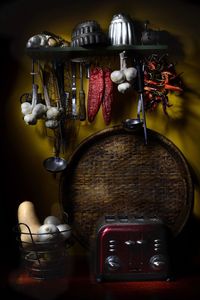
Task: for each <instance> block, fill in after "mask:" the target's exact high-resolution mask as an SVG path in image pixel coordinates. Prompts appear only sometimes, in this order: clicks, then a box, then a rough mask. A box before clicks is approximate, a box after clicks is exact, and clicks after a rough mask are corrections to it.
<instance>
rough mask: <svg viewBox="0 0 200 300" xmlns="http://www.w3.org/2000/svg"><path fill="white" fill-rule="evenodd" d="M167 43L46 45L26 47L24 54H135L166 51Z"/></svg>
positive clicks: (60, 56)
mask: <svg viewBox="0 0 200 300" xmlns="http://www.w3.org/2000/svg"><path fill="white" fill-rule="evenodd" d="M167 49H168V46H167V45H131V46H106V47H104V46H98V47H97V46H95V47H87V48H86V47H63V48H61V47H48V48H26V54H27V55H28V56H29V57H31V58H32V59H41V60H66V59H73V58H79V57H90V56H101V55H104V56H105V55H106V56H108V55H113V54H115V53H119V52H122V51H127V52H132V53H133V54H135V55H139V56H143V55H146V54H151V53H155V52H156V53H157V52H162V51H166V50H167Z"/></svg>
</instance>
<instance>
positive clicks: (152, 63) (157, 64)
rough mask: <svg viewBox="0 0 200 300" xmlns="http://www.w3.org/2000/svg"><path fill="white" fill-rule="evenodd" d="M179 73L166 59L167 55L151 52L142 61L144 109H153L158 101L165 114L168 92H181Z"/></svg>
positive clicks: (168, 105) (181, 85) (167, 105)
mask: <svg viewBox="0 0 200 300" xmlns="http://www.w3.org/2000/svg"><path fill="white" fill-rule="evenodd" d="M181 74H182V73H180V74H177V73H176V70H175V65H174V64H173V63H171V62H169V61H168V59H167V55H163V56H160V57H159V56H158V55H157V54H153V55H151V56H149V57H148V58H147V59H146V60H145V61H144V102H145V109H146V110H155V109H156V108H157V106H158V104H159V103H161V104H162V107H163V111H164V113H165V114H167V107H170V106H172V104H170V103H169V99H168V94H169V93H170V92H178V93H181V92H183V82H182V80H181Z"/></svg>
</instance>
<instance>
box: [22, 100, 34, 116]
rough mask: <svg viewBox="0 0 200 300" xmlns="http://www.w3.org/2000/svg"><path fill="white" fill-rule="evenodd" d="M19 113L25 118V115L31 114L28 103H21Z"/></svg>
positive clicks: (30, 107) (30, 106)
mask: <svg viewBox="0 0 200 300" xmlns="http://www.w3.org/2000/svg"><path fill="white" fill-rule="evenodd" d="M21 112H22V114H23V115H24V116H25V115H27V114H30V113H31V112H32V105H31V103H29V102H23V103H22V104H21Z"/></svg>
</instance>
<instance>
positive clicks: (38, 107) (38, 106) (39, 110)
mask: <svg viewBox="0 0 200 300" xmlns="http://www.w3.org/2000/svg"><path fill="white" fill-rule="evenodd" d="M36 75H38V70H37V72H35V61H34V60H32V70H31V76H32V95H31V102H30V101H28V100H29V99H28V97H27V98H26V99H25V101H24V102H22V103H21V112H22V114H23V116H24V121H25V123H26V124H28V125H35V124H36V123H37V120H38V119H40V118H42V117H43V115H44V114H45V112H46V106H45V105H44V104H42V103H38V100H39V99H38V88H39V86H38V84H36V83H35V76H36ZM26 95H27V96H29V94H26ZM21 99H22V98H21Z"/></svg>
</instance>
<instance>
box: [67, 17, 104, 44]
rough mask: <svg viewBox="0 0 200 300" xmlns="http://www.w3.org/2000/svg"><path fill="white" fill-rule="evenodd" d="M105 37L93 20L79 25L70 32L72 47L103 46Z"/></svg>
mask: <svg viewBox="0 0 200 300" xmlns="http://www.w3.org/2000/svg"><path fill="white" fill-rule="evenodd" d="M105 43H106V35H105V34H104V32H103V31H102V29H101V27H100V25H99V24H98V23H97V22H96V21H94V20H88V21H85V22H82V23H79V24H78V25H76V26H75V28H74V29H73V31H72V41H71V46H72V47H79V46H88V45H96V44H105Z"/></svg>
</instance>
